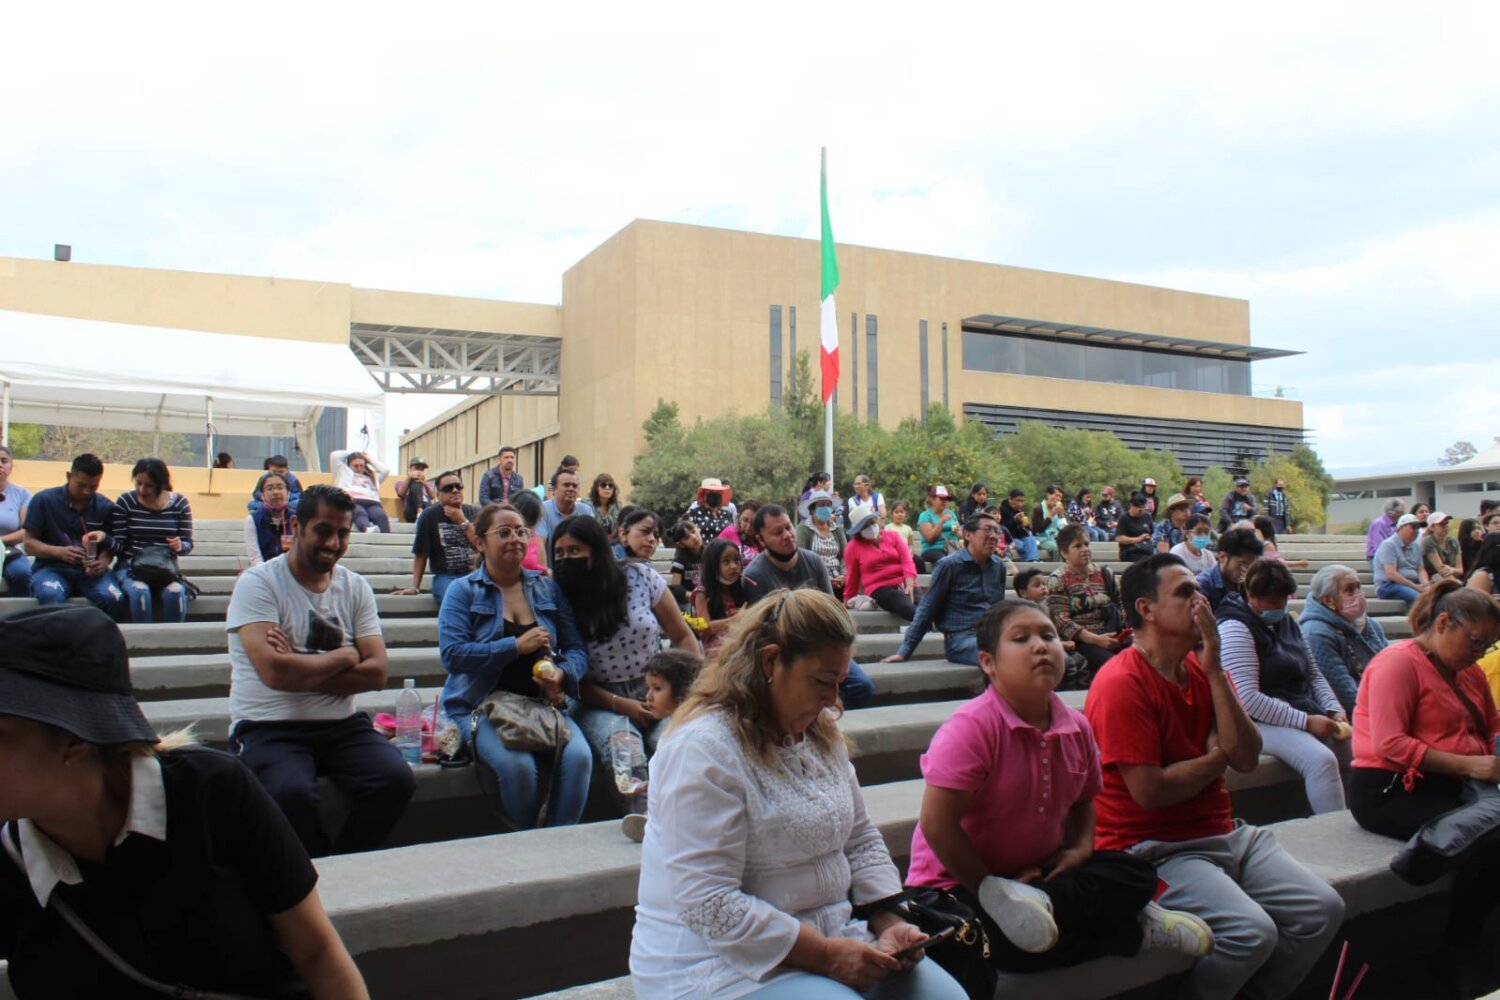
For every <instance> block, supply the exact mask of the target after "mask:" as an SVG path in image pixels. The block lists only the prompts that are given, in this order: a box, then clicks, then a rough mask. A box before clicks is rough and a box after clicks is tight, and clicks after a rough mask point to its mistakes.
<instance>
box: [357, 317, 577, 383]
mask: <svg viewBox="0 0 1500 1000" xmlns="http://www.w3.org/2000/svg"><path fill="white" fill-rule="evenodd" d="M349 348H350V350H352V351H353V352H354V356H355V357H356V358H358V359H359V360H360V363H362V364H363V365H364V366H365V368H366V369H368V370H369V372H370V376H371V377H372V378H374V379H375V381H376V383H378V384H379V385H380V387H381V388H382V389H384V390H385V391H386V392H428V393H452V394H455V395H490V396H556V395H557V393H558V386H559V384H560V383H561V376H560V372H561V370H562V367H561V366H562V341H561V340H558V339H557V338H555V337H531V336H525V335H522V334H514V333H480V332H477V331H474V330H434V329H426V328H423V327H415V326H385V325H380V324H374V323H351V324H349Z"/></svg>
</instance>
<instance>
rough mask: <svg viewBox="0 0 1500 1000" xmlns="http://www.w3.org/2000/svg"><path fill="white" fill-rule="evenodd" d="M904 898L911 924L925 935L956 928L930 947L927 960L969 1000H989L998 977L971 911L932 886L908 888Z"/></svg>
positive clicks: (978, 921)
mask: <svg viewBox="0 0 1500 1000" xmlns="http://www.w3.org/2000/svg"><path fill="white" fill-rule="evenodd" d="M905 895H906V911H907V913H909V914H910V917H911V922H912V923H914V924H916V925H917V927H919V928H920V929H921V930H922V932H923V933H924V934H929V935H931V934H937V933H939V932H940V931H945V930H947V929H948V928H950V927H953V928H956V933H955V934H954V935H953V936H952V937H951V938H949V939H948V940H946V941H941V942H939V943H938V944H935V945H933V946H932V948H931V949H930V950H928V952H927V957H928V958H930V959H932V960H933V961H934V962H936V963H937V964H938V965H940V966H942V967H943V969H944V971H946V972H947V973H948V974H949V975H950V976H952V977H953V978H954V979H956V980H958V984H959V985H960V986H962V987H963V988H964V990H965V992H967V993H968V994H969V996H970V997H971V998H972V1000H992V998H993V997H994V995H995V984H996V983H997V982H998V981H999V979H1000V974H999V972H998V971H996V969H995V967H994V965H992V964H990V936H989V934H988V933H987V932H986V931H985V929H984V921H983V920H981V919H980V918H979V914H978V913H977V912H976V911H975V909H974V907H972V906H970V905H969V904H968V903H966V902H964V901H963V900H962V899H960V898H958V896H956V895H954V894H953V893H951V892H947V891H945V890H943V889H936V888H933V887H931V886H908V887H907V888H906V894H905Z"/></svg>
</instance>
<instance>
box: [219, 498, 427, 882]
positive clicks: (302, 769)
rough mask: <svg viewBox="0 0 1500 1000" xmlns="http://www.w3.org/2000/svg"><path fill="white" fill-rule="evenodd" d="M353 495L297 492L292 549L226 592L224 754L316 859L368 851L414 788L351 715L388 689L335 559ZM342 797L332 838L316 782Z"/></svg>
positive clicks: (382, 664) (376, 627)
mask: <svg viewBox="0 0 1500 1000" xmlns="http://www.w3.org/2000/svg"><path fill="white" fill-rule="evenodd" d="M353 524H354V501H353V500H352V499H351V498H350V497H349V494H347V493H345V492H344V491H343V490H341V489H338V488H337V487H334V486H314V487H311V488H310V489H308V490H306V491H304V492H303V494H302V502H301V504H300V505H299V506H298V507H297V513H296V516H295V517H293V519H292V530H293V535H292V547H291V550H290V551H289V552H287V554H286V555H284V556H278V557H277V558H275V559H272V560H271V561H269V562H266V563H262V564H261V565H259V566H252V567H251V568H250V569H248V570H246V571H245V574H244V575H243V576H241V577H240V579H239V582H238V583H236V585H235V588H234V596H233V597H231V598H230V599H229V614H228V617H227V621H226V628H227V630H228V632H229V661H230V666H231V673H230V679H229V715H230V731H229V732H230V736H229V749H230V751H231V752H232V753H234V754H236V755H238V756H239V758H240V759H241V760H242V761H244V763H245V764H246V765H247V766H248V767H249V768H250V770H252V771H254V772H255V776H256V777H257V778H259V779H260V782H261V784H262V785H264V786H265V788H266V791H268V792H270V793H271V797H272V798H273V799H275V800H276V803H277V805H279V806H281V811H282V812H284V813H285V814H286V817H287V819H288V820H290V821H291V824H292V828H293V829H294V830H296V831H297V835H298V836H299V837H300V838H302V843H303V844H304V845H306V847H307V850H308V853H309V854H311V855H313V856H314V857H319V856H322V855H326V854H330V853H338V854H346V853H353V852H355V851H368V850H374V849H375V848H377V847H379V846H380V845H381V843H382V842H383V841H384V840H385V838H386V836H387V835H388V834H389V833H390V832H391V829H392V828H393V827H394V826H395V825H396V821H397V820H399V819H400V818H401V813H402V812H403V811H405V809H406V804H407V802H409V801H410V800H411V796H412V792H414V791H415V790H416V781H415V779H414V778H413V777H412V772H411V768H410V767H408V766H407V765H406V763H405V762H404V761H403V760H402V758H401V754H400V753H399V752H397V750H396V748H395V747H394V746H393V745H391V743H390V742H389V741H388V740H386V739H385V738H384V737H383V736H381V735H380V734H379V733H377V732H375V730H374V729H373V728H372V726H371V724H370V717H369V716H368V715H366V714H365V713H364V712H358V711H355V708H354V696H355V695H356V694H359V693H361V692H364V691H379V690H381V689H383V688H384V687H385V681H386V654H385V640H384V639H383V638H382V637H381V634H380V618H379V615H378V614H377V612H376V610H375V594H374V591H372V590H371V589H370V584H369V581H367V580H366V579H365V578H364V577H362V576H360V575H358V574H357V573H352V572H350V571H349V570H348V569H345V568H344V567H343V566H340V565H339V564H338V562H339V560H340V559H341V558H343V555H344V553H345V552H346V551H348V549H349V532H350V530H351V529H352V527H353ZM324 775H326V776H327V777H328V778H329V779H331V780H332V781H333V783H334V784H335V785H337V786H338V787H339V788H340V789H341V790H342V791H343V792H344V793H345V794H346V795H348V796H349V799H350V808H349V817H348V819H347V821H346V822H345V823H344V827H343V830H342V832H341V833H340V834H339V837H338V840H337V841H331V840H330V838H329V837H328V835H327V833H326V832H324V830H323V827H322V824H321V823H320V822H319V821H318V778H319V776H324Z"/></svg>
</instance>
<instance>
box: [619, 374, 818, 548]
mask: <svg viewBox="0 0 1500 1000" xmlns="http://www.w3.org/2000/svg"><path fill="white" fill-rule="evenodd" d="M677 413H678V410H677V404H675V403H667V402H662V401H658V402H657V404H656V408H655V409H654V410H653V411H652V412H651V415H650V416H649V417H647V418H646V421H645V424H644V430H645V433H646V450H645V451H644V452H643V453H641V454H640V455H639V456H637V457H636V460H635V465H634V467H633V468H632V470H631V482H632V491H633V492H632V494H631V496H630V497H629V500H630V502H632V503H637V504H640V505H642V506H645V507H650V508H651V509H652V510H654V511H656V512H657V513H658V514H660V515H661V516H662V519H663V520H664V521H665V522H666V523H667V524H672V523H674V522H675V521H676V520H677V519H678V518H680V517H681V516H682V515H683V513H684V512H685V511H686V510H687V508H688V505H689V504H691V503H692V502H693V497H694V495H695V494H696V493H697V490H698V486H699V484H700V483H701V482H702V481H703V479H704V478H706V477H709V476H714V477H717V478H719V479H723V480H727V481H728V482H729V484H730V485H731V486H732V487H733V489H734V491H735V493H736V495H738V496H742V497H755V498H756V499H757V500H763V501H769V502H776V503H785V502H787V501H788V500H793V501H795V498H796V497H797V495H798V494H799V493H800V491H801V489H802V482H803V480H804V479H805V478H806V476H807V473H808V469H809V467H810V465H811V463H812V461H813V455H812V444H811V442H810V441H809V440H808V438H807V435H806V434H805V433H803V432H800V431H799V430H798V428H797V427H796V425H795V424H794V422H793V421H792V420H791V419H790V418H789V417H787V416H786V415H785V414H783V413H769V414H763V415H760V416H754V417H745V416H739V415H737V414H728V415H725V416H720V417H714V418H713V419H710V420H700V421H698V422H697V423H695V424H694V425H693V426H692V427H683V426H682V423H681V422H680V421H679V420H678V417H677ZM819 460H820V461H821V459H819Z"/></svg>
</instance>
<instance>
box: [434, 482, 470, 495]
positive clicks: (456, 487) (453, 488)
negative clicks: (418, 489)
mask: <svg viewBox="0 0 1500 1000" xmlns="http://www.w3.org/2000/svg"><path fill="white" fill-rule="evenodd" d="M463 490H464V484H463V483H449V484H448V485H446V486H439V487H438V492H439V493H462V492H463Z"/></svg>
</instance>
